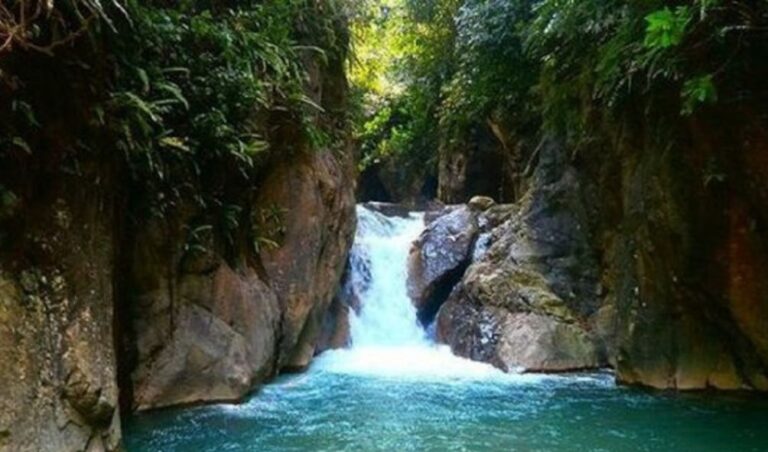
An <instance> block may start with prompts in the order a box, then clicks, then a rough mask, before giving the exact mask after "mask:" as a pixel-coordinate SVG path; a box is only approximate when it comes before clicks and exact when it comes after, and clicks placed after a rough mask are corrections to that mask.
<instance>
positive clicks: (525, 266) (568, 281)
mask: <svg viewBox="0 0 768 452" xmlns="http://www.w3.org/2000/svg"><path fill="white" fill-rule="evenodd" d="M542 152H543V154H542V157H541V159H542V162H541V164H540V165H539V168H538V169H537V172H536V174H535V175H534V180H535V183H534V184H533V185H532V189H531V190H530V191H529V192H528V193H527V194H526V195H525V196H524V197H523V198H522V199H521V200H520V201H519V202H518V204H517V205H515V206H514V207H513V209H514V210H513V211H512V213H511V214H510V215H507V216H506V217H502V218H506V221H504V223H503V224H501V225H500V226H498V227H495V228H493V229H492V230H491V232H490V233H489V235H488V236H487V239H488V242H489V243H488V244H486V245H485V247H487V249H486V250H484V251H483V252H476V253H475V255H474V256H473V257H474V263H473V264H472V265H471V266H470V267H469V268H468V269H467V271H466V273H465V274H464V276H463V278H462V280H461V284H460V285H458V286H457V287H456V288H455V289H454V291H453V292H452V294H451V296H450V298H449V299H448V301H447V303H446V304H445V305H443V306H442V308H441V309H440V311H439V314H438V328H437V335H438V339H439V340H441V341H442V342H445V343H447V344H449V345H450V346H451V348H452V349H453V351H454V352H455V353H457V354H459V355H461V356H465V357H468V358H472V359H476V360H481V361H486V362H489V363H491V364H494V365H496V366H498V367H500V368H502V369H504V370H506V371H515V370H523V371H551V372H562V371H568V370H581V369H589V368H595V367H597V366H599V365H600V364H601V363H603V362H604V361H605V358H604V356H600V353H599V351H600V348H599V347H598V343H597V341H596V339H595V337H594V335H593V334H592V332H591V331H590V330H591V327H590V326H589V325H590V319H591V317H592V316H594V315H595V314H596V313H597V312H598V309H599V307H600V303H599V301H600V300H599V297H598V295H599V293H598V291H599V284H598V274H599V273H598V267H597V261H596V259H595V258H594V256H593V255H592V252H591V248H590V241H589V236H588V235H587V228H586V224H587V221H586V216H587V214H586V212H585V210H584V208H583V207H582V201H581V199H580V198H579V195H578V194H579V187H578V180H577V178H576V177H575V174H574V172H573V170H572V169H571V168H569V167H568V165H564V164H563V162H562V160H560V159H561V157H562V156H561V155H560V154H559V153H558V148H557V147H556V146H550V147H548V148H545V149H544V150H543V151H542ZM475 204H477V203H475Z"/></svg>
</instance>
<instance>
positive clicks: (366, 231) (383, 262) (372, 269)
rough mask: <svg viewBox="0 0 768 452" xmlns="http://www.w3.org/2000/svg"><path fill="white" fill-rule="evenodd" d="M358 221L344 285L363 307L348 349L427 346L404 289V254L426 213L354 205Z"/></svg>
mask: <svg viewBox="0 0 768 452" xmlns="http://www.w3.org/2000/svg"><path fill="white" fill-rule="evenodd" d="M357 217H358V228H357V233H356V236H355V243H354V245H353V247H352V251H351V256H350V266H351V274H350V280H349V281H348V282H347V284H348V285H349V286H350V287H348V289H347V290H348V292H350V293H353V294H355V295H356V296H357V297H359V299H360V304H361V306H360V309H359V313H358V314H357V315H353V316H352V317H351V319H350V329H351V338H352V346H353V347H370V346H384V345H389V346H394V345H418V344H425V343H426V335H425V332H424V330H423V329H422V328H421V325H419V322H418V321H417V319H416V308H414V306H413V304H412V303H411V300H410V299H409V298H408V292H407V288H406V281H407V278H408V275H407V261H408V252H409V250H410V248H411V244H412V243H413V242H414V240H416V239H417V238H418V236H419V234H420V233H421V231H422V230H423V229H424V215H423V214H420V213H412V214H410V215H409V216H408V217H405V218H400V217H387V216H384V215H382V214H381V213H379V212H376V211H374V210H370V209H368V208H366V207H364V206H358V208H357Z"/></svg>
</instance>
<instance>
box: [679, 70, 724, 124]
mask: <svg viewBox="0 0 768 452" xmlns="http://www.w3.org/2000/svg"><path fill="white" fill-rule="evenodd" d="M682 96H683V113H684V114H686V115H690V114H692V113H693V111H694V109H695V108H696V106H697V105H700V104H712V103H715V102H717V88H715V84H714V82H713V81H712V75H711V74H708V75H702V76H699V77H695V78H692V79H690V80H688V81H686V82H685V85H683V93H682Z"/></svg>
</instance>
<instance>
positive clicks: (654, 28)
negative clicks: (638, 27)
mask: <svg viewBox="0 0 768 452" xmlns="http://www.w3.org/2000/svg"><path fill="white" fill-rule="evenodd" d="M645 21H646V22H647V24H648V25H647V27H646V31H645V45H646V46H647V47H650V48H657V49H666V48H669V47H673V46H676V45H678V44H680V43H681V42H682V41H683V38H684V37H685V31H686V28H688V24H689V23H690V22H691V10H690V8H688V7H687V6H678V7H677V8H675V9H674V10H672V9H670V8H669V7H665V8H662V9H660V10H658V11H654V12H652V13H650V14H648V15H647V16H646V17H645Z"/></svg>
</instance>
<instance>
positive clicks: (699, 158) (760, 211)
mask: <svg viewBox="0 0 768 452" xmlns="http://www.w3.org/2000/svg"><path fill="white" fill-rule="evenodd" d="M733 118H740V119H739V121H738V123H736V122H734V121H733ZM630 130H631V129H630ZM681 133H682V134H683V135H684V136H688V137H690V141H688V142H685V143H683V144H681V146H680V147H679V148H677V149H676V151H675V152H671V151H666V152H665V151H662V150H659V149H656V148H655V147H654V146H653V144H652V142H651V141H641V137H642V135H641V134H630V133H627V134H626V135H625V136H623V137H621V140H620V141H619V142H618V145H617V146H616V148H615V150H614V152H615V153H616V154H618V155H621V156H623V159H624V164H623V165H622V167H621V168H615V167H613V168H604V169H602V171H603V172H604V173H603V174H610V173H613V174H620V175H621V178H620V179H618V180H616V179H615V178H610V179H608V180H605V179H604V178H599V179H598V180H600V181H601V184H602V185H606V186H609V187H611V188H610V190H611V192H613V193H616V194H618V199H616V198H611V197H606V198H607V199H614V201H613V205H615V206H617V208H615V209H612V210H609V212H610V214H611V217H612V222H614V223H619V224H620V225H621V228H620V229H618V230H613V233H609V234H606V239H605V242H603V244H602V246H603V247H604V248H605V249H607V250H608V251H607V253H606V268H607V273H606V278H605V279H606V283H607V284H606V285H607V287H608V288H609V293H608V298H609V301H610V300H613V301H612V303H613V304H615V306H616V315H617V324H618V333H619V335H618V340H617V348H618V350H617V360H618V362H617V373H618V378H619V380H620V381H622V382H625V383H628V384H641V385H646V386H651V387H655V388H674V389H701V388H717V389H758V390H768V348H766V346H765V344H766V334H765V332H766V331H768V329H766V328H768V311H767V310H766V306H768V298H766V296H767V295H766V294H767V293H768V292H767V291H766V286H765V281H766V280H767V279H766V275H768V273H766V271H767V270H766V269H767V267H766V262H768V253H766V244H767V243H768V236H766V229H765V225H766V224H768V223H767V222H766V220H767V219H768V218H766V214H765V206H766V205H768V195H766V184H765V181H766V180H768V179H766V176H768V161H766V157H765V156H766V153H765V149H766V143H768V137H766V135H765V125H764V120H759V119H757V118H755V117H754V116H753V112H750V111H743V110H740V111H730V112H720V114H713V116H712V117H711V118H705V119H699V120H698V121H696V122H692V123H690V124H686V125H684V127H682V131H681ZM638 143H643V144H638ZM733 152H735V153H736V154H738V155H739V156H740V157H739V158H735V157H734V155H735V154H733ZM612 159H613V158H612ZM612 159H611V160H612ZM604 227H605V226H604ZM606 229H608V230H610V228H608V227H606Z"/></svg>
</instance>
